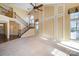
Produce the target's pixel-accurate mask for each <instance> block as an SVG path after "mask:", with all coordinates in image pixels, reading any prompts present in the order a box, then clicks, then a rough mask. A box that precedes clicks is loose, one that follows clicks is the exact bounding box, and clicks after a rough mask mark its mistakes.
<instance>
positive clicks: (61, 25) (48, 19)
mask: <svg viewBox="0 0 79 59" xmlns="http://www.w3.org/2000/svg"><path fill="white" fill-rule="evenodd" d="M63 5H65V7H63V6H61V7H59V8H63V10H64V11H63V13H64V15H62V16H58V17H57V19H55V18H54V17H55V14H54V12H55V10H54V9H55V7H54V5H52V6H44V7H43V8H42V9H43V12H42V13H43V14H41V13H39V14H38V16H39V22H40V23H39V28H40V30H39V34H40V35H43V34H44V35H46V37H47V36H48V37H49V38H52V40H53V39H58V40H66V41H67V40H70V15H69V14H68V9H70V8H73V7H76V6H78V5H79V4H63ZM59 11H61V10H59ZM40 14H41V16H40ZM36 17H37V16H36ZM42 17H44V19H43V20H42ZM43 21H44V22H43ZM55 21H56V22H57V23H55ZM56 27H57V28H56Z"/></svg>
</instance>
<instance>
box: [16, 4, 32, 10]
mask: <svg viewBox="0 0 79 59" xmlns="http://www.w3.org/2000/svg"><path fill="white" fill-rule="evenodd" d="M14 5H15V6H16V7H18V8H21V9H23V10H27V11H30V10H32V9H33V7H32V6H31V5H30V4H29V3H14Z"/></svg>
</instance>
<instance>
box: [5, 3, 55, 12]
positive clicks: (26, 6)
mask: <svg viewBox="0 0 79 59" xmlns="http://www.w3.org/2000/svg"><path fill="white" fill-rule="evenodd" d="M10 4H11V5H13V6H16V7H17V8H21V9H23V10H26V11H28V12H29V11H31V10H32V9H33V6H32V5H31V4H30V3H10ZM10 4H9V3H5V5H10ZM33 4H35V3H33ZM39 4H40V3H36V5H39ZM43 5H48V6H51V5H54V4H48V3H47V4H45V3H44V4H43Z"/></svg>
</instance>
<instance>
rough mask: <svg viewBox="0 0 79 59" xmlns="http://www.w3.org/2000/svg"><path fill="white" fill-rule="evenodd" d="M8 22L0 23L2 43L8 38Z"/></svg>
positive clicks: (0, 39)
mask: <svg viewBox="0 0 79 59" xmlns="http://www.w3.org/2000/svg"><path fill="white" fill-rule="evenodd" d="M5 29H6V24H5V23H0V43H3V42H5V41H6V40H7V38H6V30H5Z"/></svg>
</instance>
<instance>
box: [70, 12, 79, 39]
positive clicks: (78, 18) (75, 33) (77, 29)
mask: <svg viewBox="0 0 79 59" xmlns="http://www.w3.org/2000/svg"><path fill="white" fill-rule="evenodd" d="M70 18H71V21H70V28H71V39H75V40H78V39H79V12H77V13H72V14H70Z"/></svg>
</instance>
